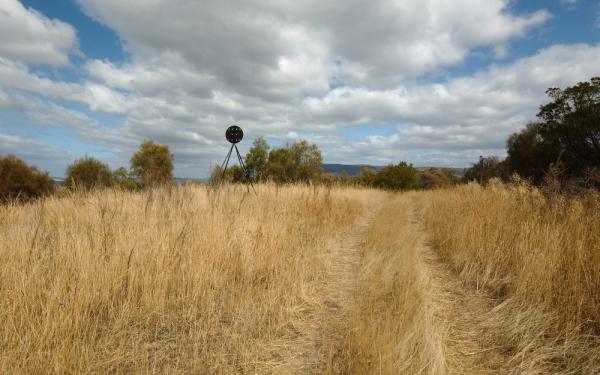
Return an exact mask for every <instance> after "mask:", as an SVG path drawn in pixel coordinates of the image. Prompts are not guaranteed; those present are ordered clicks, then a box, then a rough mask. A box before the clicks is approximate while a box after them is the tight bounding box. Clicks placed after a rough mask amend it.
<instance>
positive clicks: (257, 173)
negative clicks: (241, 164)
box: [245, 137, 270, 181]
mask: <svg viewBox="0 0 600 375" xmlns="http://www.w3.org/2000/svg"><path fill="white" fill-rule="evenodd" d="M269 148H270V147H269V144H268V143H267V141H266V140H265V139H264V138H262V137H260V138H257V139H255V140H254V142H252V147H251V148H250V150H248V152H247V153H246V160H245V163H246V168H247V169H248V174H249V175H250V176H252V177H253V179H254V180H256V181H262V180H263V179H264V178H265V177H266V172H267V163H268V161H269Z"/></svg>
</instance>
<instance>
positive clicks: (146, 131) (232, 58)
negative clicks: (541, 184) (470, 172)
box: [0, 0, 600, 176]
mask: <svg viewBox="0 0 600 375" xmlns="http://www.w3.org/2000/svg"><path fill="white" fill-rule="evenodd" d="M1 1H2V0H0V2H1ZM78 1H79V3H81V4H82V6H83V8H84V9H85V11H86V12H87V13H88V14H90V15H91V16H93V17H94V18H96V19H97V20H99V21H100V22H102V23H104V24H106V25H108V26H109V27H110V28H112V29H113V30H115V31H116V32H117V34H118V35H119V37H120V38H121V39H122V40H123V42H124V46H125V48H126V50H127V52H128V53H129V59H128V60H127V62H126V63H123V64H120V65H119V64H115V63H114V62H111V61H102V60H89V61H87V63H86V64H85V66H84V68H85V69H84V72H85V73H84V74H86V76H84V77H83V80H82V82H79V83H66V82H61V81H57V80H53V79H49V78H47V77H44V76H41V75H40V74H36V73H33V72H32V71H31V69H30V68H29V67H28V66H27V65H26V64H25V63H24V62H22V61H24V60H20V59H18V58H17V57H15V56H8V57H5V58H0V84H1V85H2V87H5V88H7V89H8V90H11V91H10V92H8V94H7V93H6V92H5V93H4V94H3V93H2V91H0V106H2V105H3V104H2V103H5V104H4V106H9V107H10V106H12V107H13V108H15V107H19V104H18V103H16V104H15V101H14V98H15V95H16V94H15V93H18V94H19V95H23V96H24V97H26V98H29V97H33V96H36V95H37V96H41V97H43V98H44V99H43V100H40V102H41V103H42V104H41V105H40V106H39V107H36V106H33V107H31V106H23V105H22V104H21V107H20V108H21V109H19V110H22V111H29V112H27V113H28V116H30V117H31V118H33V119H35V120H36V121H48V122H49V123H71V124H73V123H85V121H84V119H85V116H84V117H81V116H80V115H83V114H78V112H76V111H72V110H68V109H65V108H62V107H61V106H60V105H59V104H55V105H56V106H54V105H53V104H52V102H51V101H52V100H55V101H57V102H58V101H72V102H76V103H81V104H84V105H85V106H87V107H88V108H89V109H90V110H92V111H95V112H99V113H109V114H117V115H119V116H122V117H123V123H122V124H121V125H120V126H112V127H107V126H102V125H101V124H100V125H98V126H95V125H94V124H93V122H94V120H91V121H92V123H90V124H88V125H86V126H87V128H85V129H86V130H85V131H81V132H80V134H81V137H82V138H83V139H84V140H85V141H86V142H89V143H92V144H98V145H102V146H103V147H104V148H105V149H106V150H108V151H109V152H112V153H113V154H114V155H117V157H118V158H120V160H122V161H123V163H126V162H127V159H128V157H129V155H130V153H131V152H132V151H133V149H134V148H135V147H137V145H138V144H139V142H140V141H142V140H143V139H146V138H154V139H156V140H157V141H159V142H165V143H168V144H169V145H170V146H171V149H172V151H173V152H174V153H175V157H176V167H177V170H176V173H177V174H178V175H180V176H186V175H187V176H190V175H198V174H207V172H208V170H209V169H208V168H209V166H210V164H211V163H215V162H220V161H221V160H219V159H220V158H221V157H223V156H224V155H225V152H226V151H227V145H226V144H225V143H224V142H223V131H224V129H225V127H226V126H227V125H229V124H231V123H235V122H238V123H240V124H241V125H242V126H243V128H244V130H245V132H246V134H247V135H248V136H249V137H250V138H254V137H256V136H266V137H267V138H268V139H270V140H274V141H277V142H285V141H286V140H291V141H293V140H295V139H298V138H299V137H302V138H309V140H311V141H313V142H316V143H317V144H318V145H319V146H320V147H321V148H322V149H323V150H324V153H325V156H326V158H325V160H326V161H329V162H350V163H374V164H382V163H387V162H391V161H397V160H399V159H402V158H405V159H408V160H409V161H412V162H414V163H416V164H419V165H424V164H430V163H435V164H438V165H458V166H462V165H466V164H468V163H469V162H471V161H473V160H476V158H477V157H478V156H479V155H484V154H488V153H502V152H503V148H504V142H505V140H506V137H507V136H508V135H509V134H510V133H511V132H513V131H515V130H517V129H518V128H520V127H522V126H524V125H525V124H526V122H527V121H529V120H531V119H532V118H534V116H535V112H536V110H537V107H538V106H539V105H540V104H541V103H542V102H543V101H544V100H545V98H544V91H545V89H546V88H547V87H550V86H566V85H571V84H574V83H576V82H578V81H582V80H587V79H589V78H590V77H591V76H593V75H597V74H598V71H597V61H599V58H600V46H590V45H569V46H554V47H551V48H548V49H545V50H542V51H539V52H538V53H536V54H534V55H533V56H531V57H528V58H524V59H520V60H517V61H513V62H506V63H504V64H501V65H494V66H490V67H487V68H484V69H482V70H481V71H479V72H476V73H473V74H470V75H465V76H462V77H449V78H446V79H444V80H440V81H439V82H437V83H422V81H421V80H420V78H421V77H423V76H424V75H426V74H428V75H429V76H438V77H439V76H442V75H440V74H438V73H444V69H445V68H447V67H449V66H452V65H456V64H460V63H462V62H464V61H465V59H467V58H468V57H469V56H471V55H472V53H473V51H474V50H475V49H478V48H480V47H483V48H486V49H487V48H489V49H490V50H491V51H492V52H494V53H495V55H496V57H497V58H501V59H505V58H507V57H509V56H508V51H509V50H510V42H511V40H512V39H514V38H517V37H522V36H525V35H526V34H527V32H528V31H529V30H531V29H532V28H533V27H536V26H537V25H540V24H542V23H544V22H545V21H546V20H548V18H549V17H550V15H549V13H548V12H546V11H543V10H541V11H538V12H535V13H532V14H525V15H516V14H513V13H512V12H511V10H510V9H511V8H509V7H508V5H509V3H510V2H509V1H508V0H488V1H486V2H481V1H480V0H457V1H453V2H451V3H450V2H448V1H444V0H421V1H418V0H406V1H402V2H397V1H392V0H384V1H381V2H368V1H359V0H351V1H346V2H343V3H342V2H339V1H329V2H328V1H316V0H309V1H302V2H298V1H292V0H278V1H275V0H273V1H258V0H246V1H241V0H240V1H235V2H222V1H216V0H210V1H208V0H207V1H202V2H190V1H166V0H152V1H146V2H144V3H143V4H141V3H140V2H133V3H132V2H123V1H118V0H102V1H100V0H78ZM0 54H1V53H0ZM65 56H66V55H65ZM19 61H21V62H19ZM11 100H12V102H11V104H10V103H9V104H6V103H8V102H9V101H11ZM65 111H66V112H65ZM44 113H46V119H45V117H44ZM36 116H37V117H36ZM70 126H73V127H75V125H70ZM363 126H364V127H371V128H372V129H375V130H377V129H383V130H385V131H384V132H383V133H385V134H391V135H389V136H385V137H384V136H380V135H375V134H376V133H377V132H376V131H373V132H372V133H371V135H368V136H363V137H360V138H358V139H353V140H347V139H346V138H345V137H344V135H343V134H344V133H345V132H346V130H348V131H350V132H351V131H352V129H356V128H357V127H363ZM248 144H249V142H248V143H246V142H245V143H244V144H243V145H242V148H244V147H247V146H248Z"/></svg>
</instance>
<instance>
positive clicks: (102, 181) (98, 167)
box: [65, 156, 113, 190]
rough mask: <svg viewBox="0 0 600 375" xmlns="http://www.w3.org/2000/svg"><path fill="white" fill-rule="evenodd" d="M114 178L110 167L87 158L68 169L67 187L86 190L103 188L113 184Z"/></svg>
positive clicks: (77, 161)
mask: <svg viewBox="0 0 600 375" xmlns="http://www.w3.org/2000/svg"><path fill="white" fill-rule="evenodd" d="M112 177H113V176H112V173H111V171H110V168H109V167H108V165H106V164H104V163H102V162H100V161H98V160H96V159H94V158H91V157H88V156H85V157H83V158H82V159H79V160H76V161H75V162H74V163H73V164H71V165H69V166H68V167H67V179H66V180H65V186H66V187H68V188H69V189H74V188H80V189H84V190H91V189H95V188H103V187H108V186H111V185H112V184H113V178H112Z"/></svg>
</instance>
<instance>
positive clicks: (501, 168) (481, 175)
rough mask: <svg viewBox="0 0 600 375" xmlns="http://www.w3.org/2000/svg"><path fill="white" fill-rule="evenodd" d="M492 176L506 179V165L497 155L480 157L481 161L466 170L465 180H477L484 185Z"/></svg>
mask: <svg viewBox="0 0 600 375" xmlns="http://www.w3.org/2000/svg"><path fill="white" fill-rule="evenodd" d="M492 178H501V179H506V178H507V176H506V166H505V163H504V162H501V161H500V160H499V159H498V157H496V156H487V157H483V156H480V157H479V161H478V162H477V163H475V164H473V166H472V167H471V168H469V169H467V170H466V171H465V175H464V177H463V180H465V181H467V182H468V181H477V182H479V183H480V184H482V185H485V184H487V183H488V181H489V180H491V179H492Z"/></svg>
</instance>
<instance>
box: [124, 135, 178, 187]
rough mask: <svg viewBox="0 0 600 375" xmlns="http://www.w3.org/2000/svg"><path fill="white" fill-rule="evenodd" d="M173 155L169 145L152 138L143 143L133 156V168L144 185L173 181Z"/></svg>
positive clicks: (170, 182) (135, 174) (163, 183)
mask: <svg viewBox="0 0 600 375" xmlns="http://www.w3.org/2000/svg"><path fill="white" fill-rule="evenodd" d="M173 169H174V168H173V155H172V154H171V152H170V151H169V146H167V145H159V144H156V143H154V141H152V140H147V141H145V142H144V143H142V144H141V146H140V149H139V151H138V152H136V153H135V154H133V156H132V157H131V170H132V171H133V175H134V176H136V177H137V178H138V179H139V181H140V182H141V183H142V185H144V186H153V185H165V184H172V183H173Z"/></svg>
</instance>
